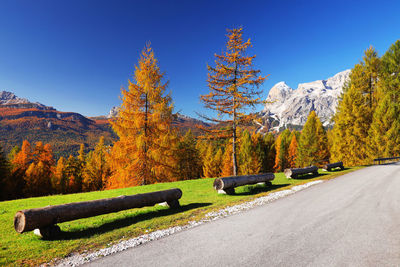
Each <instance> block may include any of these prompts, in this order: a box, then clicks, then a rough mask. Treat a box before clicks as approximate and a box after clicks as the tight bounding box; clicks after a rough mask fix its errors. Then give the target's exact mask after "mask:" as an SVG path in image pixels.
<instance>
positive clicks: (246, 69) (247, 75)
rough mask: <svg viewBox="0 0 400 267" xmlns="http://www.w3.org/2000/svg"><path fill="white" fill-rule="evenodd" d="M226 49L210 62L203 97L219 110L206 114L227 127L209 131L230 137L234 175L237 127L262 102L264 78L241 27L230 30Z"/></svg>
mask: <svg viewBox="0 0 400 267" xmlns="http://www.w3.org/2000/svg"><path fill="white" fill-rule="evenodd" d="M227 37H228V41H227V44H226V48H227V51H226V52H225V53H224V54H222V55H215V56H216V61H215V65H216V66H215V67H211V66H207V68H208V71H209V74H208V80H207V82H208V87H209V88H210V92H209V94H206V95H201V96H200V99H201V101H202V102H203V103H204V105H205V107H206V108H209V109H211V110H214V111H216V112H217V117H214V118H210V117H205V118H206V119H207V120H210V121H213V122H218V123H224V124H226V125H228V127H227V129H217V130H212V131H209V132H210V133H211V136H212V137H213V138H225V139H227V138H231V140H232V167H233V175H237V173H238V164H237V151H236V150H237V149H236V147H237V127H238V125H240V124H243V123H247V122H249V121H250V120H251V119H252V116H250V115H246V114H245V113H244V111H245V109H246V108H248V107H249V106H250V107H254V105H255V104H257V103H260V102H261V101H260V98H259V97H258V96H259V94H260V92H259V91H256V90H255V89H256V88H258V86H259V85H260V84H262V83H263V82H264V80H265V77H261V76H259V74H260V71H259V70H254V69H253V59H254V58H255V56H247V55H246V50H247V48H248V47H250V46H251V43H250V39H249V40H248V41H247V42H244V40H243V37H242V28H239V29H232V30H228V35H227Z"/></svg>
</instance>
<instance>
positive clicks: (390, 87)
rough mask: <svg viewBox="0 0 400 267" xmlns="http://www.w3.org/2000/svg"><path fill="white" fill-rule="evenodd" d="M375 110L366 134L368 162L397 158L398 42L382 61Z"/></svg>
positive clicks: (399, 135)
mask: <svg viewBox="0 0 400 267" xmlns="http://www.w3.org/2000/svg"><path fill="white" fill-rule="evenodd" d="M381 66H382V68H381V73H380V77H379V83H378V95H379V99H378V101H379V102H378V106H377V108H376V110H375V113H374V116H373V121H372V124H371V127H370V130H369V156H370V157H371V158H378V157H392V156H398V155H400V103H399V101H400V40H398V41H396V42H395V43H394V44H393V45H392V46H391V47H390V48H389V50H388V51H387V52H386V53H385V54H384V55H383V57H382V64H381Z"/></svg>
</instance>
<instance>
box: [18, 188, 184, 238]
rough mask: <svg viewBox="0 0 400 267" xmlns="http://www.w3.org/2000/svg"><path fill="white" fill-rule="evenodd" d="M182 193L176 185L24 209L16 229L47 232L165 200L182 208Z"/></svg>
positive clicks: (19, 212) (170, 204)
mask: <svg viewBox="0 0 400 267" xmlns="http://www.w3.org/2000/svg"><path fill="white" fill-rule="evenodd" d="M181 196H182V191H181V190H180V189H179V188H175V189H169V190H163V191H157V192H151V193H145V194H137V195H130V196H119V197H114V198H106V199H99V200H93V201H84V202H75V203H68V204H63V205H56V206H47V207H43V208H36V209H27V210H21V211H18V212H17V213H16V214H15V216H14V228H15V230H16V231H17V232H18V233H23V232H28V231H32V230H34V229H37V228H38V229H39V230H41V231H40V232H48V231H47V230H48V229H53V230H54V229H55V228H54V226H55V224H57V223H62V222H67V221H73V220H77V219H82V218H88V217H93V216H98V215H102V214H107V213H112V212H118V211H121V210H127V209H133V208H142V207H146V206H154V205H155V204H158V203H162V202H167V203H168V205H169V206H170V207H179V199H180V198H181Z"/></svg>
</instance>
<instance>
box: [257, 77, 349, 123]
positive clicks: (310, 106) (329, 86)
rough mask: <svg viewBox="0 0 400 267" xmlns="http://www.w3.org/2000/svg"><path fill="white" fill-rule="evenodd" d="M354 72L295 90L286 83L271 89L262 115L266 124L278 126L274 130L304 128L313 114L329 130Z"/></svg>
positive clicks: (307, 84) (303, 85) (314, 82)
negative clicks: (350, 76) (290, 127)
mask: <svg viewBox="0 0 400 267" xmlns="http://www.w3.org/2000/svg"><path fill="white" fill-rule="evenodd" d="M350 72H351V71H350V70H345V71H342V72H339V73H337V74H336V75H334V76H333V77H331V78H328V79H326V80H317V81H313V82H309V83H300V84H299V85H298V87H297V89H294V90H293V89H291V88H290V87H289V86H288V85H286V83H284V82H280V83H277V84H275V85H274V86H273V87H272V88H271V90H270V92H269V94H268V97H267V99H266V101H267V103H266V104H265V106H264V109H263V111H262V112H261V114H262V116H263V118H264V119H265V121H268V122H269V124H271V125H273V126H274V127H272V129H273V130H279V129H280V128H282V127H283V128H286V127H288V126H289V125H292V126H302V125H304V124H305V122H306V121H307V117H308V114H309V113H310V111H312V110H315V112H316V113H317V115H318V116H319V117H320V119H321V121H322V123H323V124H324V125H325V126H327V125H329V124H330V123H331V118H332V116H333V114H334V113H335V111H336V106H337V104H338V98H339V96H340V95H341V93H342V91H343V86H344V84H345V82H346V81H347V80H348V79H349V75H350ZM272 122H273V123H272Z"/></svg>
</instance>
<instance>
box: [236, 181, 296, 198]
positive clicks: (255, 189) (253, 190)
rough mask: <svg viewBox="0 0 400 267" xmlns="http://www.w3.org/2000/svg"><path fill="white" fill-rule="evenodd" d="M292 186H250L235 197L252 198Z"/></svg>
mask: <svg viewBox="0 0 400 267" xmlns="http://www.w3.org/2000/svg"><path fill="white" fill-rule="evenodd" d="M288 185H290V184H273V185H249V186H247V187H246V188H244V192H238V193H235V194H234V196H250V195H256V194H258V193H264V192H268V191H272V190H276V189H279V188H281V187H285V186H288Z"/></svg>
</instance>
